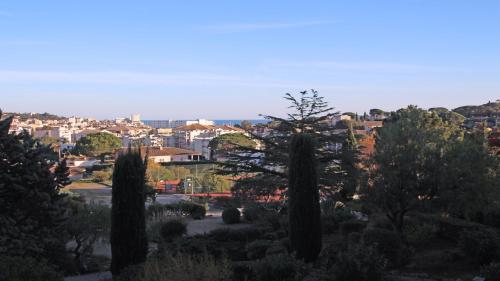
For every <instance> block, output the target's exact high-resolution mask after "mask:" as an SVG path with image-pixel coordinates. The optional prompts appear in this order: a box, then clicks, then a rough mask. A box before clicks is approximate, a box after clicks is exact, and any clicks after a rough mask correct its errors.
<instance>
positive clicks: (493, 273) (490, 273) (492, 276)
mask: <svg viewBox="0 0 500 281" xmlns="http://www.w3.org/2000/svg"><path fill="white" fill-rule="evenodd" d="M481 277H483V278H486V281H500V263H490V264H489V265H486V266H483V267H481Z"/></svg>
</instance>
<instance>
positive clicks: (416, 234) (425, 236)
mask: <svg viewBox="0 0 500 281" xmlns="http://www.w3.org/2000/svg"><path fill="white" fill-rule="evenodd" d="M436 233H437V227H436V226H435V225H434V224H431V223H427V222H420V221H414V220H413V221H412V220H408V222H407V223H406V225H405V226H404V228H403V234H404V235H405V237H406V239H407V241H408V243H410V244H411V245H414V246H422V245H424V244H426V243H427V242H429V241H430V240H431V239H432V238H433V237H435V236H436Z"/></svg>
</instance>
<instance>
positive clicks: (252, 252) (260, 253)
mask: <svg viewBox="0 0 500 281" xmlns="http://www.w3.org/2000/svg"><path fill="white" fill-rule="evenodd" d="M271 244H272V242H271V241H269V240H255V241H253V242H250V243H248V244H247V257H248V259H249V260H256V259H261V258H263V257H264V256H265V255H266V251H267V249H268V248H269V247H271Z"/></svg>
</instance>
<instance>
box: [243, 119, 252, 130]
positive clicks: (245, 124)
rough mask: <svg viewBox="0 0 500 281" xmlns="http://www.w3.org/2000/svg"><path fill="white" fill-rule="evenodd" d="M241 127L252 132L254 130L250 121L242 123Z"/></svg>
mask: <svg viewBox="0 0 500 281" xmlns="http://www.w3.org/2000/svg"><path fill="white" fill-rule="evenodd" d="M240 127H241V128H242V129H244V130H250V129H251V128H252V123H251V122H250V121H248V120H243V121H241V124H240Z"/></svg>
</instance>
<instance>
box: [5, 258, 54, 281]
mask: <svg viewBox="0 0 500 281" xmlns="http://www.w3.org/2000/svg"><path fill="white" fill-rule="evenodd" d="M0 280H2V281H3V280H6V281H62V280H63V275H62V274H61V273H59V272H57V271H55V270H54V268H53V267H52V266H50V265H49V264H47V263H46V262H43V261H37V260H35V259H33V258H29V257H25V258H21V257H8V256H2V257H0Z"/></svg>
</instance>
